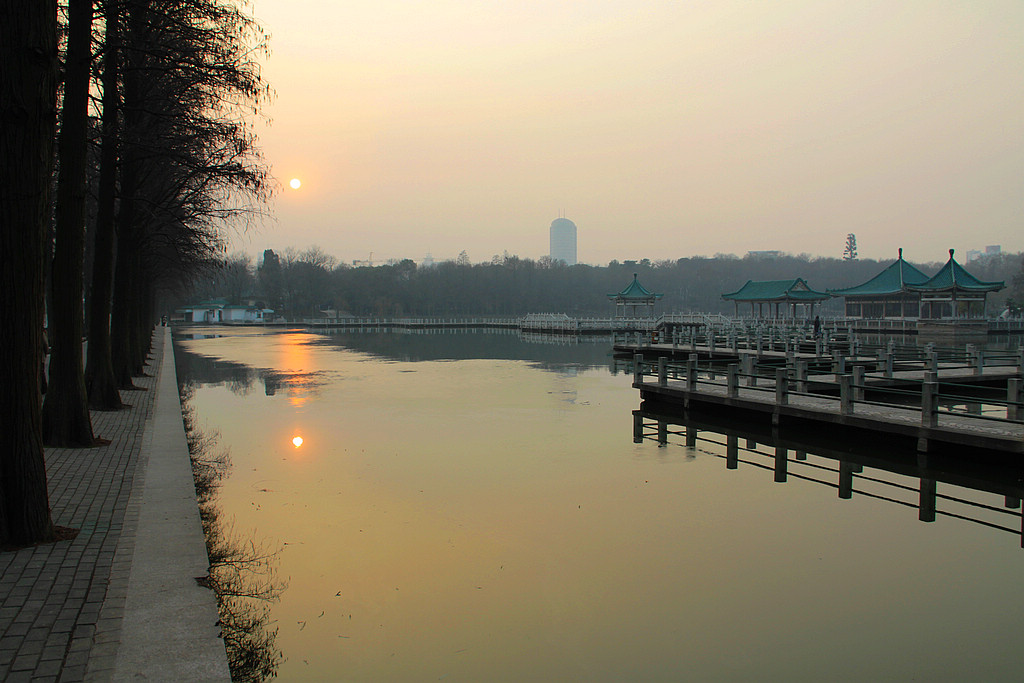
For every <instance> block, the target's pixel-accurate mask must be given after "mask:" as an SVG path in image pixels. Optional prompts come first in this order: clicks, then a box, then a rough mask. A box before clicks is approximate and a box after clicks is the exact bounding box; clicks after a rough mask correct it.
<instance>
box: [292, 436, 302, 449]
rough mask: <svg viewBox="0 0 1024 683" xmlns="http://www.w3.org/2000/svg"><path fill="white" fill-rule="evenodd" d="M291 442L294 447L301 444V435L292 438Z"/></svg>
mask: <svg viewBox="0 0 1024 683" xmlns="http://www.w3.org/2000/svg"><path fill="white" fill-rule="evenodd" d="M292 443H293V444H295V447H296V448H298V447H299V446H301V445H302V437H301V436H297V437H295V438H294V439H292Z"/></svg>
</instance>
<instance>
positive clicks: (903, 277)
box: [828, 249, 928, 296]
mask: <svg viewBox="0 0 1024 683" xmlns="http://www.w3.org/2000/svg"><path fill="white" fill-rule="evenodd" d="M899 253H900V255H899V258H897V259H896V260H895V261H894V262H893V263H892V264H891V265H889V267H887V268H886V269H885V270H883V271H882V272H880V273H879V274H878V275H876V276H874V277H873V278H871V279H870V280H868V281H867V282H865V283H863V284H860V285H856V286H854V287H846V288H843V289H829V290H828V293H829V294H831V295H832V296H884V295H887V294H898V293H900V292H902V291H905V287H907V286H908V285H919V284H922V283H924V282H927V281H928V276H927V275H925V274H924V273H922V272H921V271H920V270H918V269H917V268H915V267H914V266H912V265H910V264H909V263H907V262H906V261H904V260H903V250H902V249H900V252H899Z"/></svg>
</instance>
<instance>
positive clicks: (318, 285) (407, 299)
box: [179, 247, 1021, 319]
mask: <svg viewBox="0 0 1024 683" xmlns="http://www.w3.org/2000/svg"><path fill="white" fill-rule="evenodd" d="M893 260H894V259H893ZM891 263H892V260H881V261H875V260H871V259H845V258H844V259H836V258H818V257H811V256H808V255H806V254H802V255H798V256H790V255H784V254H783V255H773V256H767V257H766V256H756V255H751V256H747V257H744V258H738V257H736V256H732V255H725V254H718V255H716V256H714V257H711V258H708V257H702V256H696V257H689V258H681V259H677V260H660V261H651V260H650V259H643V260H640V261H623V262H619V261H612V262H611V263H609V264H608V265H606V266H591V265H583V264H580V265H574V266H566V265H565V264H564V263H563V262H560V261H552V260H551V259H550V258H547V257H544V258H541V259H538V260H533V259H528V258H520V257H518V256H513V255H509V254H504V255H500V256H494V257H493V258H492V259H491V260H490V261H488V262H484V263H477V264H471V263H469V260H468V258H465V257H464V255H462V256H460V258H459V259H457V260H454V261H444V262H441V263H438V264H435V265H431V266H417V264H416V263H414V262H413V261H411V260H408V259H406V260H402V261H397V262H394V263H390V264H388V265H382V266H374V267H366V266H361V267H350V266H348V265H343V264H339V263H338V262H337V260H336V259H334V258H333V257H331V256H330V255H328V254H325V253H324V252H323V251H322V250H321V249H319V248H317V247H312V248H310V249H307V250H305V251H301V252H300V251H296V250H295V249H288V250H286V251H285V253H284V254H277V253H275V252H274V251H273V250H270V249H268V250H266V251H265V252H264V253H263V258H262V259H261V260H260V261H259V262H258V263H254V262H253V259H252V258H251V257H249V256H248V255H245V254H233V255H231V256H229V257H228V258H227V259H225V261H224V262H223V263H222V264H221V267H220V268H218V269H217V270H216V271H211V272H209V273H208V275H207V276H205V277H203V278H201V279H198V280H196V281H195V283H194V284H195V286H194V287H193V289H192V290H191V291H190V292H188V293H187V294H186V295H185V298H184V299H181V300H180V302H179V303H186V302H187V303H199V302H200V301H203V300H211V299H217V298H222V299H225V300H227V301H228V303H232V304H242V303H247V302H254V303H258V304H260V305H261V306H263V307H267V308H272V309H274V311H275V313H276V314H277V315H281V316H284V317H287V318H290V319H302V318H311V317H317V316H318V315H320V314H321V313H322V312H324V311H338V312H341V313H342V314H350V315H354V316H378V317H400V316H439V317H444V316H448V317H452V316H521V315H525V314H528V313H541V312H544V313H552V312H554V313H566V314H568V315H570V316H577V317H585V316H590V317H607V316H609V315H611V314H612V313H613V305H612V304H611V303H610V302H609V299H608V296H607V295H608V294H614V293H616V292H619V291H621V290H622V289H624V288H625V287H626V286H627V285H629V283H630V282H631V281H632V279H633V274H634V273H636V274H637V276H638V277H639V279H640V282H641V284H643V285H644V286H645V287H646V288H647V289H649V290H652V291H655V292H658V293H663V294H664V295H665V296H664V298H663V299H662V300H661V301H660V302H659V303H658V309H657V310H658V311H660V312H687V311H699V312H707V313H724V314H732V313H733V311H734V308H733V305H732V304H731V303H730V302H727V301H724V300H723V299H722V294H725V293H729V292H734V291H736V290H738V289H739V288H740V287H742V286H743V284H744V283H745V282H746V281H747V280H788V279H794V278H797V277H801V278H803V279H804V280H806V281H807V282H808V284H809V285H810V286H811V287H812V288H813V289H816V290H819V291H824V290H826V289H829V288H840V287H851V286H853V285H857V284H860V283H862V282H865V281H866V280H868V279H870V278H872V277H874V276H875V275H877V274H878V273H879V272H881V270H882V269H884V268H885V267H887V266H888V265H890V264H891ZM915 265H917V266H918V267H919V268H921V270H923V271H924V272H925V273H928V274H931V273H934V272H936V271H937V270H938V269H939V268H940V267H941V266H942V265H943V264H942V263H918V264H915ZM967 267H968V269H969V270H970V272H972V273H973V274H974V275H975V276H976V277H978V278H979V279H982V280H1004V281H1006V283H1007V286H1008V287H1010V286H1011V284H1012V282H1013V279H1014V277H1015V275H1017V274H1018V273H1019V272H1020V270H1021V255H1020V254H1003V255H994V256H988V257H983V258H981V259H978V260H976V261H974V262H972V263H970V264H968V266H967ZM1006 296H1009V297H1010V298H1012V296H1013V295H1012V293H1011V290H1004V291H1003V292H1001V293H999V294H997V295H996V296H995V297H993V298H992V299H991V301H993V302H994V305H996V306H1002V305H1003V302H1004V300H1005V298H1006ZM1016 300H1017V301H1020V298H1017V299H1016ZM825 310H826V311H831V312H833V313H835V314H841V312H842V308H841V304H840V302H838V301H834V302H831V303H830V304H828V307H827V308H826V309H825ZM740 313H741V314H743V313H746V311H742V310H741V311H740Z"/></svg>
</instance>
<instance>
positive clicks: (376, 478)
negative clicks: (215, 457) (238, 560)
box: [175, 327, 1024, 681]
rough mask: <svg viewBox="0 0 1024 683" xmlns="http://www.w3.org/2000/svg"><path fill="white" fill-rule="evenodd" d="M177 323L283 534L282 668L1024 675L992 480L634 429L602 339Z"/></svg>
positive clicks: (736, 675) (413, 677) (182, 347)
mask: <svg viewBox="0 0 1024 683" xmlns="http://www.w3.org/2000/svg"><path fill="white" fill-rule="evenodd" d="M175 333H176V337H175V339H176V350H177V362H178V376H179V380H180V381H183V382H187V383H191V384H192V385H193V386H194V393H193V395H192V398H191V406H192V408H193V410H194V412H195V414H196V424H197V426H198V427H199V428H200V429H201V430H203V431H204V432H207V433H209V434H213V433H216V434H217V435H218V436H217V438H218V444H219V447H220V448H223V449H227V450H229V452H230V458H231V462H232V467H231V470H230V472H229V474H228V476H227V477H226V478H225V480H224V483H223V486H222V489H221V492H220V497H219V499H220V504H221V508H222V510H223V513H224V515H225V517H227V518H230V519H233V520H234V527H235V529H236V531H240V532H243V533H244V534H245V535H247V536H249V537H252V538H255V539H256V540H257V542H265V543H268V544H269V545H271V546H272V547H274V548H281V552H280V554H279V556H278V572H279V575H280V578H281V579H282V580H285V581H287V584H288V586H287V589H286V590H285V591H284V592H283V594H282V596H281V599H280V601H279V602H277V603H275V604H273V606H272V615H273V619H274V620H275V621H276V626H277V628H278V629H279V632H278V636H277V645H278V647H280V649H281V651H282V652H283V654H284V658H285V661H284V662H283V664H282V665H281V667H280V669H279V676H280V679H281V680H286V681H293V680H311V681H334V680H337V681H433V680H445V681H753V680H761V681H821V680H830V681H867V680H894V681H896V680H898V681H905V680H921V681H941V680H947V681H963V680H978V681H982V680H983V681H1001V680H1006V681H1010V680H1013V681H1017V680H1020V677H1021V671H1022V670H1024V647H1022V646H1021V637H1022V633H1024V550H1022V549H1021V538H1020V528H1021V527H1020V523H1021V520H1020V509H1019V508H1017V509H1016V510H1011V511H1010V513H1011V514H1009V515H1007V514H1005V513H1004V510H1003V509H1004V508H1005V507H1006V500H1005V497H1004V496H1003V495H997V494H995V493H988V492H985V491H978V490H972V489H970V488H965V487H960V486H953V485H946V484H944V483H942V482H940V483H939V484H938V485H937V488H938V493H939V494H940V496H942V495H948V496H950V497H951V498H956V499H959V500H960V501H967V502H957V501H952V500H947V499H943V498H940V500H939V503H938V509H939V514H938V515H937V518H936V521H934V522H931V523H926V522H922V521H919V519H918V517H919V511H918V508H917V505H918V492H917V487H918V485H919V480H918V479H915V478H914V477H912V476H907V475H905V474H899V473H894V472H890V471H887V470H886V469H884V468H873V467H869V466H864V467H858V468H857V469H858V470H859V472H858V473H857V474H856V475H855V478H854V491H855V492H854V493H853V495H852V496H851V497H850V498H849V499H841V498H840V497H839V495H837V487H836V485H835V481H836V476H835V475H834V473H833V470H835V469H837V468H838V466H837V464H836V460H833V459H829V458H827V457H825V456H819V455H815V454H814V451H813V450H811V449H808V451H809V452H808V453H807V454H806V456H805V455H804V453H802V452H801V453H799V455H798V454H797V453H796V452H794V451H789V455H788V456H784V457H786V459H787V463H788V464H787V470H788V476H787V477H785V479H786V481H785V483H779V482H776V481H775V479H776V478H778V477H777V472H773V459H774V457H775V454H776V449H775V447H774V446H772V445H771V444H767V443H760V442H759V441H757V440H754V439H749V438H746V437H748V436H749V435H745V437H744V438H743V439H741V440H740V441H739V443H740V444H741V448H742V450H741V453H740V457H739V464H738V466H737V467H736V468H735V469H730V468H729V467H728V465H727V459H726V449H727V446H726V443H727V440H728V436H727V434H726V431H727V430H722V433H715V432H714V431H702V432H700V435H699V438H697V439H696V441H695V442H694V444H693V445H692V446H690V447H687V445H686V442H687V440H686V438H685V436H684V435H683V434H676V433H675V432H676V431H679V430H681V429H682V428H681V427H678V426H673V427H672V432H673V433H672V434H670V436H669V439H668V444H667V445H659V444H658V443H657V441H656V440H652V439H644V440H643V441H642V442H640V443H634V439H633V411H634V410H636V409H637V408H638V407H639V396H638V392H637V391H636V390H634V389H632V388H631V382H632V375H631V374H630V370H629V369H628V368H627V367H625V366H620V367H616V364H615V361H614V360H613V359H612V358H611V356H610V343H582V344H572V345H558V344H544V343H529V342H526V341H522V340H521V339H520V338H519V337H518V336H517V335H515V334H498V333H493V332H492V333H488V332H482V331H479V332H472V331H470V332H463V333H460V334H453V333H448V334H402V333H375V334H372V333H363V334H344V335H327V334H312V333H308V332H305V331H300V330H295V331H279V330H269V329H261V328H230V327H228V328H225V327H216V328H215V327H208V328H204V327H189V328H179V329H177V330H176V331H175ZM737 428H740V429H742V425H737ZM295 437H301V439H302V442H301V445H300V446H296V445H294V443H293V439H295ZM733 438H735V436H734V437H733ZM834 448H836V449H840V450H841V449H842V448H843V445H842V444H835V445H834ZM862 455H863V456H864V457H867V458H869V459H870V458H871V457H873V456H874V455H875V454H874V453H872V452H868V453H866V454H863V453H862ZM798 458H799V459H798ZM911 460H913V458H911ZM986 476H987V475H986ZM1000 477H1002V479H1000ZM1008 477H1009V478H1008ZM970 478H971V477H965V479H970ZM989 478H994V480H996V481H997V483H998V482H999V481H1003V482H1004V483H1005V484H1006V485H1008V486H1015V487H1017V488H1018V489H1019V488H1020V486H1021V482H1020V480H1019V479H1012V475H1006V474H997V475H994V477H989ZM822 482H825V483H822ZM828 482H831V484H829V483H828ZM972 502H976V503H981V504H982V505H984V506H987V507H978V506H976V505H970V503H972ZM946 511H948V512H951V513H952V515H956V516H952V515H950V514H943V513H944V512H946ZM1014 515H1015V516H1014ZM1008 529H1009V530H1008ZM1013 529H1016V532H1013V531H1012V530H1013Z"/></svg>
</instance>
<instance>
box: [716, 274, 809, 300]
mask: <svg viewBox="0 0 1024 683" xmlns="http://www.w3.org/2000/svg"><path fill="white" fill-rule="evenodd" d="M722 298H723V299H726V300H728V301H823V300H824V299H827V298H829V296H828V294H825V293H824V292H816V291H814V290H813V289H811V288H810V287H809V286H808V285H807V282H805V281H804V279H803V278H800V277H798V278H797V279H795V280H760V281H757V282H755V281H754V280H747V284H745V285H743V286H742V287H740V288H739V289H738V290H736V291H735V292H732V293H731V294H723V295H722Z"/></svg>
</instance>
